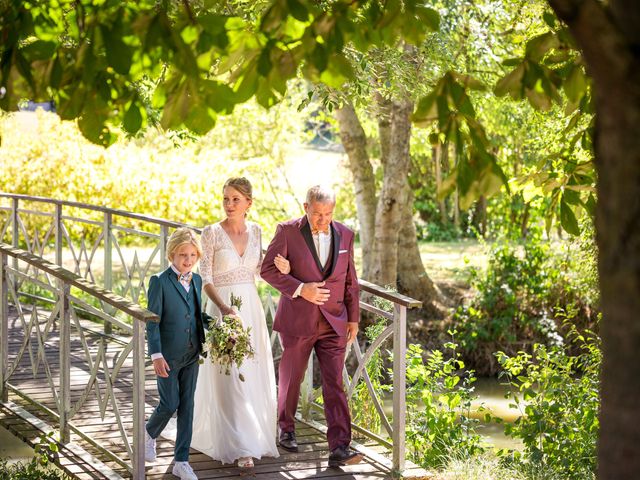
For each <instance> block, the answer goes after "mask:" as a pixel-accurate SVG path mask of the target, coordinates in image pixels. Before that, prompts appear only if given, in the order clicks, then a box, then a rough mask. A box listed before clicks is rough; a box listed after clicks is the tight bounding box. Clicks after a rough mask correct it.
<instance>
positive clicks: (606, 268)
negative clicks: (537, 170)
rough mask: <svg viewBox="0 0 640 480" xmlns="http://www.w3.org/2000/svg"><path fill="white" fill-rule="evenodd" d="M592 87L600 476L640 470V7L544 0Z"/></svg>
mask: <svg viewBox="0 0 640 480" xmlns="http://www.w3.org/2000/svg"><path fill="white" fill-rule="evenodd" d="M549 3H550V4H551V6H552V7H553V8H554V10H555V11H556V13H557V14H558V16H559V17H560V18H561V19H563V20H564V21H565V22H566V23H567V24H568V25H569V28H570V29H571V31H572V33H573V35H574V37H575V38H576V40H577V42H578V44H579V45H580V47H581V49H582V51H583V54H584V58H585V60H586V62H587V66H588V69H589V73H590V74H591V76H592V78H593V80H594V84H595V88H594V90H595V91H596V92H597V93H598V95H596V114H597V118H596V134H595V156H596V168H597V171H598V207H597V211H596V238H597V243H598V250H599V258H598V271H599V274H600V292H601V306H602V325H601V335H602V350H603V366H602V377H601V401H602V405H601V414H600V439H599V445H598V478H599V479H600V480H618V479H622V478H637V477H638V472H640V429H639V428H638V423H640V411H639V410H638V398H640V375H639V374H638V365H640V321H639V320H638V312H640V55H639V53H638V52H639V49H638V45H640V12H639V10H638V6H637V2H636V1H635V0H609V2H608V4H607V3H601V2H599V1H597V0H549Z"/></svg>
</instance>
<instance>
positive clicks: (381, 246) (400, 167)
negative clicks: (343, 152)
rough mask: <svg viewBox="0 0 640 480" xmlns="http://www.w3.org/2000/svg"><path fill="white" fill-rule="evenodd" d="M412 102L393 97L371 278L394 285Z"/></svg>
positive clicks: (377, 281) (396, 271) (377, 214)
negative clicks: (395, 99)
mask: <svg viewBox="0 0 640 480" xmlns="http://www.w3.org/2000/svg"><path fill="white" fill-rule="evenodd" d="M412 111H413V103H411V102H406V101H405V102H403V101H394V102H393V103H392V107H391V135H390V144H389V157H388V159H387V161H386V165H385V168H384V179H383V181H382V189H381V191H380V196H379V198H378V206H377V209H376V227H375V239H374V243H373V252H372V257H373V258H372V264H373V271H372V276H371V278H372V281H373V282H375V283H377V284H379V285H395V284H396V280H397V277H398V254H397V251H398V237H399V233H400V228H401V220H402V215H401V212H402V207H403V206H404V204H405V202H406V201H407V200H406V189H405V188H404V184H405V183H406V182H407V178H406V177H407V172H408V171H409V161H410V156H409V146H410V139H411V119H410V116H411V113H412Z"/></svg>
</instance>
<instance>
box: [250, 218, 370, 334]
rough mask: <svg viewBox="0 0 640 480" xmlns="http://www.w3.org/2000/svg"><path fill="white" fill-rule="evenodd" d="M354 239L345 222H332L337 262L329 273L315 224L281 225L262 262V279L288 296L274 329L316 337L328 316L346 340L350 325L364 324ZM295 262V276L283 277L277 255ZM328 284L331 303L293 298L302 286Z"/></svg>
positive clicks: (301, 221)
mask: <svg viewBox="0 0 640 480" xmlns="http://www.w3.org/2000/svg"><path fill="white" fill-rule="evenodd" d="M353 241H354V234H353V231H351V230H350V229H349V228H347V227H346V226H344V225H342V224H341V223H339V222H336V221H332V222H331V242H332V255H331V256H330V257H329V259H328V260H327V262H331V265H328V266H327V268H326V269H325V271H324V272H323V269H322V266H321V264H320V261H319V259H318V255H317V253H316V249H315V246H314V244H313V238H312V236H311V229H310V226H309V221H308V219H307V216H306V215H305V216H304V217H302V218H298V219H296V220H289V221H288V222H284V223H280V224H279V225H278V228H277V229H276V234H275V236H274V237H273V240H272V241H271V243H270V244H269V248H268V249H267V253H266V255H265V257H264V260H263V261H262V269H261V272H260V274H261V276H262V278H263V279H264V280H265V281H267V282H268V283H269V284H271V285H272V286H273V287H275V288H276V289H277V290H279V291H280V292H281V293H282V296H281V297H280V302H279V303H278V310H277V312H276V318H275V321H274V324H273V329H274V330H276V331H278V332H281V333H284V334H286V335H291V336H294V337H307V336H311V335H314V334H315V333H316V331H317V328H318V321H319V320H320V319H321V317H324V318H325V319H326V320H327V322H329V324H330V325H331V326H332V327H333V329H334V330H335V332H336V333H337V334H338V335H339V336H341V337H343V336H345V335H346V332H347V322H359V320H360V296H359V293H360V288H359V286H358V278H357V276H356V269H355V265H354V262H353ZM278 253H279V254H280V255H282V256H283V257H285V258H286V259H288V260H289V263H290V264H291V272H289V274H288V275H283V274H281V273H280V272H279V271H278V269H277V268H276V266H275V265H274V263H273V259H274V258H275V256H276V255H277V254H278ZM323 280H324V281H325V285H324V287H323V288H327V289H329V292H330V294H329V300H328V301H327V302H325V303H324V305H320V306H318V305H315V304H313V303H311V302H309V301H307V300H305V299H304V298H302V297H301V296H298V297H296V298H293V294H294V293H295V291H296V289H297V288H298V286H299V285H300V284H301V283H308V282H322V281H323Z"/></svg>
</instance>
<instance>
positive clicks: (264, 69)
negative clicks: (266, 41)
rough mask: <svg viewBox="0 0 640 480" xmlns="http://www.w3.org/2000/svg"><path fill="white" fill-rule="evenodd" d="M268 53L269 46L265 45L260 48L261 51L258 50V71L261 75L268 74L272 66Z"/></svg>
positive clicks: (269, 52)
mask: <svg viewBox="0 0 640 480" xmlns="http://www.w3.org/2000/svg"><path fill="white" fill-rule="evenodd" d="M270 54H271V48H269V45H267V46H266V47H265V48H263V49H262V52H260V56H259V57H258V73H259V74H260V75H262V76H263V77H266V76H267V75H269V72H270V71H271V68H272V64H271V58H270Z"/></svg>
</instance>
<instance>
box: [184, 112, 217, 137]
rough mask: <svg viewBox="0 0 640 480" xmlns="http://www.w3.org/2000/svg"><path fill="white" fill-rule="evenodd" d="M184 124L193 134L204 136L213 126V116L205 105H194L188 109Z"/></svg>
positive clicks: (214, 122) (214, 119) (214, 120)
mask: <svg viewBox="0 0 640 480" xmlns="http://www.w3.org/2000/svg"><path fill="white" fill-rule="evenodd" d="M184 124H185V125H186V127H187V128H188V129H189V130H191V131H192V132H194V133H195V134H197V135H204V134H205V133H207V132H208V131H209V130H211V129H212V128H213V127H214V126H215V124H216V118H215V114H214V113H213V112H211V111H210V110H209V108H207V106H206V105H194V106H193V107H192V108H190V109H189V115H188V116H187V118H186V119H185V121H184Z"/></svg>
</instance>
